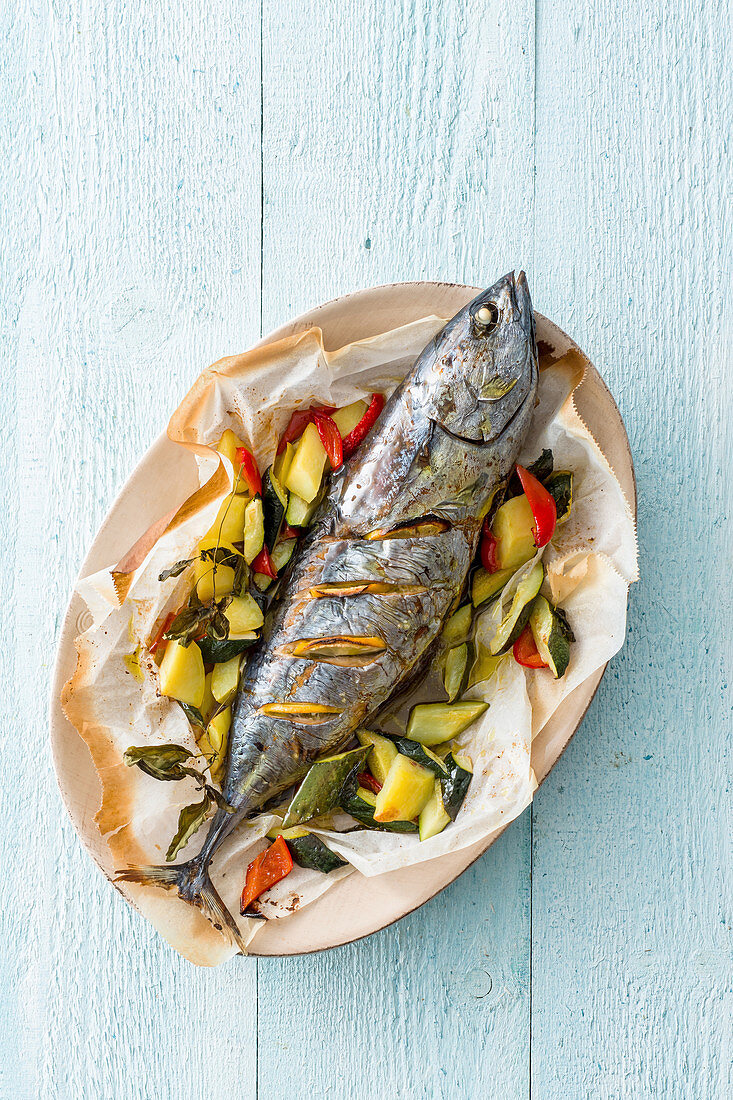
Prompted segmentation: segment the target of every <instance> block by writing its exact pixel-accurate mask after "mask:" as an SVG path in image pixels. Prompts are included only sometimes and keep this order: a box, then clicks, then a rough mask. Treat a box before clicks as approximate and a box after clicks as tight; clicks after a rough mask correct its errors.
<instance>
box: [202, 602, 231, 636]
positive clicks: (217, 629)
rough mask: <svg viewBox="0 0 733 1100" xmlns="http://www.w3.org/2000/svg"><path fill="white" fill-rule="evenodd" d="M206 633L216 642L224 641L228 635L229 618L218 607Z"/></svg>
mask: <svg viewBox="0 0 733 1100" xmlns="http://www.w3.org/2000/svg"><path fill="white" fill-rule="evenodd" d="M207 633H208V634H209V635H210V636H211V637H212V638H213V639H214V640H215V641H217V642H225V641H226V640H227V638H228V637H229V619H227V617H226V615H225V614H224V612H223V611H222V609H221V608H220V607H218V608H217V609H216V613H215V615H214V617H213V618H212V620H211V622H210V623H209V628H208V631H207Z"/></svg>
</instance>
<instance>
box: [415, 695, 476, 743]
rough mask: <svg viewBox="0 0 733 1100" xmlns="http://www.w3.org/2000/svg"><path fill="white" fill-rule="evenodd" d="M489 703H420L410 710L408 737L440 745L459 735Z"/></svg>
mask: <svg viewBox="0 0 733 1100" xmlns="http://www.w3.org/2000/svg"><path fill="white" fill-rule="evenodd" d="M488 705H489V704H488V703H482V702H479V701H476V702H462V703H418V705H417V706H416V707H413V708H412V710H411V711H410V719H409V722H408V723H407V737H408V738H409V740H410V741H419V742H420V744H421V745H430V746H432V745H440V744H442V742H443V741H450V739H451V738H452V737H457V736H458V734H459V733H462V732H463V730H465V729H466V728H467V727H468V726H470V725H471V723H472V722H475V721H476V719H477V718H478V717H479V716H480V715H481V714H483V713H484V711H485V710H486V708H487V707H488Z"/></svg>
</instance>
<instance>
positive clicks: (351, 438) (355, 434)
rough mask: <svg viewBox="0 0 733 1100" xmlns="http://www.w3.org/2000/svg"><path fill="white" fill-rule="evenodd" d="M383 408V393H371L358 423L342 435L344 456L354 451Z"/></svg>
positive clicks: (347, 456) (348, 455)
mask: <svg viewBox="0 0 733 1100" xmlns="http://www.w3.org/2000/svg"><path fill="white" fill-rule="evenodd" d="M383 408H384V397H383V395H382V394H381V393H373V394H372V399H371V401H370V402H369V408H368V409H367V411H366V412H365V413H364V415H363V416H362V418H361V420H360V421H359V423H358V424H357V425H356V427H355V428H352V429H351V431H350V432H349V434H348V435H347V436H344V445H343V449H344V458H349V457H350V456H351V455H352V454H353V453H354V451H355V450H356V448H357V447H358V446H359V444H360V443H361V441H362V439H363V438H364V436H365V435H366V434H367V432H368V431H369V429H370V428H372V427H373V426H374V423H375V421H376V419H377V417H378V416H379V414H380V413H381V411H382V409H383Z"/></svg>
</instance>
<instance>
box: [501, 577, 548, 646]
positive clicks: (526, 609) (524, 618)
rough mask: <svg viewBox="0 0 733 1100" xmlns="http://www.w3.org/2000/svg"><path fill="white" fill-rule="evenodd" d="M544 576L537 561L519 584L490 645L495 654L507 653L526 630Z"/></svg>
mask: <svg viewBox="0 0 733 1100" xmlns="http://www.w3.org/2000/svg"><path fill="white" fill-rule="evenodd" d="M544 576H545V574H544V569H543V567H542V562H537V564H536V565H535V566H534V567H533V568H532V569H531V570H530V572H529V573H528V574H527V576H526V577H525V578H524V579H523V580H522V581H520V582H519V584H518V585H517V590H516V592H515V593H514V599H513V601H512V606H511V608H510V610H509V613H508V614H507V616H506V618H505V619H504V620H503V621H502V622H501V624H500V626H499V629H498V630H497V632H496V634H495V635H494V637H493V639H492V641H491V644H490V647H489V648H490V650H491V653H492V654H493V655H494V656H497V655H499V654H501V653H507V652H508V651H509V650H510V649H511V648H512V646H513V645H514V643H515V642H516V640H517V638H518V637H519V635H520V634H521V633H522V631H523V630H524V628H525V626H526V625H527V623H528V622H529V616H530V614H531V612H532V604H533V603H534V598H535V596H536V595H537V593H538V592H539V590H540V588H541V587H542V581H543V580H544Z"/></svg>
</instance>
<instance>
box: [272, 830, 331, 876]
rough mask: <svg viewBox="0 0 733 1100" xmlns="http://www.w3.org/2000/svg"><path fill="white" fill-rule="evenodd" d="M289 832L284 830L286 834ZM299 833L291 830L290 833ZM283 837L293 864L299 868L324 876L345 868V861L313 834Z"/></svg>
mask: <svg viewBox="0 0 733 1100" xmlns="http://www.w3.org/2000/svg"><path fill="white" fill-rule="evenodd" d="M290 831H291V830H286V833H287V832H290ZM300 831H301V830H295V829H293V830H292V832H300ZM283 836H284V839H285V841H286V842H287V845H288V848H289V849H290V854H291V856H292V857H293V862H294V863H297V864H298V866H299V867H307V868H308V869H309V870H311V871H320V872H321V873H322V874H324V875H330V874H331V871H335V870H337V869H338V868H339V867H345V866H346V862H347V861H346V860H345V859H341V857H340V856H337V855H336V853H335V852H332V851H331V849H330V848H329V847H328V846H327V845H326V844H324V843H323V841H322V840H321V838H320V837H318V836H314V835H313V833H308V832H306V833H305V835H304V836H303V835H301V836H286V835H285V834H283Z"/></svg>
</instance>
